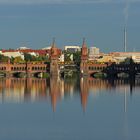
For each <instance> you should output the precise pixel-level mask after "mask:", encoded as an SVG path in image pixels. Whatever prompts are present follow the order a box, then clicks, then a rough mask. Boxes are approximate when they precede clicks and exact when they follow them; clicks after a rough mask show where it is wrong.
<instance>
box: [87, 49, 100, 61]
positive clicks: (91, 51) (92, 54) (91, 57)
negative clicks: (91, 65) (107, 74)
mask: <svg viewBox="0 0 140 140" xmlns="http://www.w3.org/2000/svg"><path fill="white" fill-rule="evenodd" d="M99 56H100V49H99V48H96V47H90V49H89V60H96V59H97V58H98V57H99Z"/></svg>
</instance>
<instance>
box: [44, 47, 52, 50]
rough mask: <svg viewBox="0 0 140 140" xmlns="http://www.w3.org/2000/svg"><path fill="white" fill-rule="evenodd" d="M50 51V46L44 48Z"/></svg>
mask: <svg viewBox="0 0 140 140" xmlns="http://www.w3.org/2000/svg"><path fill="white" fill-rule="evenodd" d="M50 49H51V46H48V47H45V48H42V50H50Z"/></svg>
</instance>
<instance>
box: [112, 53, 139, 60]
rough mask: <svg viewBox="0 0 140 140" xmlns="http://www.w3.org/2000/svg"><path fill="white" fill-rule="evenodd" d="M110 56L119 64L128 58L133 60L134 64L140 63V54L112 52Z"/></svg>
mask: <svg viewBox="0 0 140 140" xmlns="http://www.w3.org/2000/svg"><path fill="white" fill-rule="evenodd" d="M110 55H111V56H112V57H113V58H114V59H116V62H117V63H120V62H123V61H124V60H125V59H126V58H132V59H133V60H134V62H136V63H140V52H111V53H110Z"/></svg>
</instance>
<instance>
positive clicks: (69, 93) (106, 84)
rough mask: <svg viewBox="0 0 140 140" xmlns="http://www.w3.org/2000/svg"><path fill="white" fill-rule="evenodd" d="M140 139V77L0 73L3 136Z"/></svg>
mask: <svg viewBox="0 0 140 140" xmlns="http://www.w3.org/2000/svg"><path fill="white" fill-rule="evenodd" d="M18 139H19V140H93V139H95V140H140V80H138V79H137V80H133V81H129V80H100V79H93V78H82V79H80V78H75V79H65V80H64V79H49V80H46V79H36V78H33V79H16V78H10V79H5V78H1V79H0V140H18Z"/></svg>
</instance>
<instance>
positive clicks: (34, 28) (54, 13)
mask: <svg viewBox="0 0 140 140" xmlns="http://www.w3.org/2000/svg"><path fill="white" fill-rule="evenodd" d="M125 25H126V26H127V51H140V39H139V37H140V0H117V1H116V0H0V48H1V49H9V48H13V49H16V48H18V47H21V46H27V47H30V48H33V49H37V48H39V49H40V48H44V47H47V46H50V45H51V43H52V39H53V38H54V37H55V40H56V46H57V47H59V48H63V47H64V46H65V45H80V46H81V45H82V39H83V38H86V43H87V46H88V47H91V46H96V47H98V48H100V50H101V51H102V52H112V51H123V50H124V49H123V31H124V26H125Z"/></svg>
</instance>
